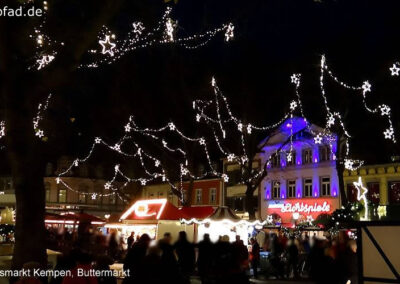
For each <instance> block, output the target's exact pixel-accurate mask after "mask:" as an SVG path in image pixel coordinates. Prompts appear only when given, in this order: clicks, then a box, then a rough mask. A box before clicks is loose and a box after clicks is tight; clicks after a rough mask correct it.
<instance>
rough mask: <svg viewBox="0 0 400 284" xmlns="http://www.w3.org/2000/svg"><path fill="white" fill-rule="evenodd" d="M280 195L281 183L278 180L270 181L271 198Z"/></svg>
mask: <svg viewBox="0 0 400 284" xmlns="http://www.w3.org/2000/svg"><path fill="white" fill-rule="evenodd" d="M280 197H281V183H280V182H279V181H273V182H272V198H273V199H280Z"/></svg>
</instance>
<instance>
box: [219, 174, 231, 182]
mask: <svg viewBox="0 0 400 284" xmlns="http://www.w3.org/2000/svg"><path fill="white" fill-rule="evenodd" d="M221 177H222V178H223V180H224V182H228V181H229V177H228V175H227V174H222V175H221Z"/></svg>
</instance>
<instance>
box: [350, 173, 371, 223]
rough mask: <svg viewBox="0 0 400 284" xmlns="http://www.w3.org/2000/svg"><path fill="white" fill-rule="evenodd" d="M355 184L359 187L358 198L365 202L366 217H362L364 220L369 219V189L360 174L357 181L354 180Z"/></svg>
mask: <svg viewBox="0 0 400 284" xmlns="http://www.w3.org/2000/svg"><path fill="white" fill-rule="evenodd" d="M353 184H354V186H355V187H356V189H357V200H358V201H361V200H362V201H363V203H364V217H363V218H361V219H362V220H368V201H367V197H366V194H367V192H368V189H367V188H366V187H365V186H364V185H363V182H362V178H361V177H360V176H359V177H358V181H357V182H353Z"/></svg>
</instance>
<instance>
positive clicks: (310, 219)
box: [307, 215, 314, 225]
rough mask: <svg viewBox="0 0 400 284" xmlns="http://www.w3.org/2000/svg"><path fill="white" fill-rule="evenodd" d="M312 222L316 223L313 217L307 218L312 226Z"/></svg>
mask: <svg viewBox="0 0 400 284" xmlns="http://www.w3.org/2000/svg"><path fill="white" fill-rule="evenodd" d="M312 222H314V218H313V217H312V216H311V215H308V216H307V223H308V224H310V225H311V224H312Z"/></svg>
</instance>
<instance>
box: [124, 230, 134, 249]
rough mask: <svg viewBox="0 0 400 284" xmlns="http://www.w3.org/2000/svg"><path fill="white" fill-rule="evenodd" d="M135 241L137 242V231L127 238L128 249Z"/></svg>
mask: <svg viewBox="0 0 400 284" xmlns="http://www.w3.org/2000/svg"><path fill="white" fill-rule="evenodd" d="M134 242H135V232H133V231H132V232H131V235H130V236H129V237H128V239H127V240H126V244H127V249H130V248H131V247H132V245H133V243H134Z"/></svg>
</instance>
